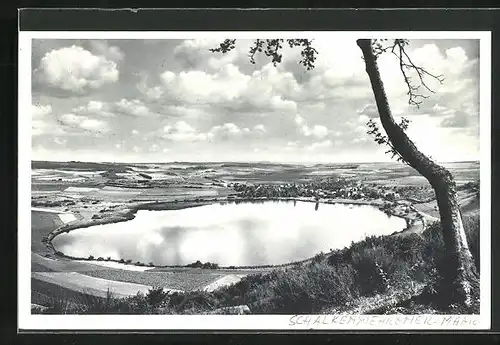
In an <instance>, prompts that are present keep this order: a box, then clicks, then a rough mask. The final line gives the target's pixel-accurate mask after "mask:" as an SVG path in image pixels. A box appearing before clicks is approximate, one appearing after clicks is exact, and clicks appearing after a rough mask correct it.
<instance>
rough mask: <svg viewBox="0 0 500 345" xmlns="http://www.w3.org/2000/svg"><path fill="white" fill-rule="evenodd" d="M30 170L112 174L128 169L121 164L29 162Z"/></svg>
mask: <svg viewBox="0 0 500 345" xmlns="http://www.w3.org/2000/svg"><path fill="white" fill-rule="evenodd" d="M31 169H61V170H84V171H94V170H111V171H113V172H127V171H129V170H130V168H129V167H128V166H127V165H126V164H121V163H92V162H76V161H72V162H49V161H31Z"/></svg>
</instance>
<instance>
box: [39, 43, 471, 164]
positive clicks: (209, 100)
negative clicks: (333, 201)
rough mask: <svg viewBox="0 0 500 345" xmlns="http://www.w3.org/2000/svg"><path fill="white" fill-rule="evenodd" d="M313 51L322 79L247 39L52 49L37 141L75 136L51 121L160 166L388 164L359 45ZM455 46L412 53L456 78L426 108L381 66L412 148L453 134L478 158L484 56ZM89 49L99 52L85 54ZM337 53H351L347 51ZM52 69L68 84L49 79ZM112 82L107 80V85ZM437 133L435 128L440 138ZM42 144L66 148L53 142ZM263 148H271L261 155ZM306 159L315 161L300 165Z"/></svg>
mask: <svg viewBox="0 0 500 345" xmlns="http://www.w3.org/2000/svg"><path fill="white" fill-rule="evenodd" d="M314 42H315V48H316V49H317V50H318V51H319V55H318V59H317V60H316V68H315V69H314V70H313V71H304V69H303V67H302V66H300V65H299V64H297V61H298V59H300V51H299V50H289V49H288V48H287V50H286V52H284V62H283V63H282V64H279V65H278V66H276V67H274V66H273V65H272V64H270V63H269V59H268V58H267V57H266V56H264V55H262V56H261V57H259V58H258V61H257V63H256V64H255V65H252V64H250V63H249V61H248V46H249V43H250V41H249V40H238V42H237V48H236V49H235V50H234V51H232V52H230V53H228V54H213V53H211V52H209V51H208V49H209V48H213V47H215V46H217V43H218V41H217V40H206V39H203V40H170V41H167V42H165V41H161V40H159V41H158V42H156V43H155V44H146V43H143V42H138V41H137V40H130V41H128V40H124V41H118V40H117V41H95V42H90V41H89V42H87V43H85V44H83V43H82V42H81V41H75V43H74V45H73V46H71V45H70V46H68V42H67V41H65V42H60V43H58V45H55V44H54V45H53V46H52V47H50V45H45V46H44V47H45V48H44V49H45V50H44V52H42V53H40V54H38V55H36V54H35V55H34V56H37V58H41V57H44V58H45V60H44V61H45V62H44V64H42V63H40V65H39V66H38V70H37V74H38V75H42V76H44V78H42V79H43V80H44V81H45V83H46V85H49V86H52V88H45V89H41V91H38V89H37V92H39V94H40V95H41V96H39V97H38V96H37V97H38V98H37V99H36V101H37V102H38V103H36V104H37V106H36V107H35V106H34V107H33V111H32V115H33V125H32V126H33V133H34V134H33V135H42V136H43V134H44V133H51V134H52V135H53V136H54V137H58V138H64V135H62V134H61V133H60V134H57V135H56V134H53V133H55V132H54V126H53V125H54V124H53V123H51V122H50V121H51V119H52V121H59V128H60V129H62V130H63V131H68V132H70V134H71V135H72V138H73V136H74V137H75V138H78V140H73V139H72V140H69V141H68V142H67V143H66V144H65V145H68V146H70V145H85V144H86V143H90V142H91V143H92V145H99V144H98V141H96V137H97V136H93V137H92V140H91V141H89V140H85V139H84V137H85V136H86V135H91V134H93V133H98V132H97V131H98V129H99V128H106V129H104V130H105V131H106V130H107V131H108V132H109V131H111V128H112V130H113V142H110V140H109V137H111V136H109V135H108V136H100V138H101V139H102V146H101V147H100V148H101V149H102V150H104V151H105V150H106V147H105V145H110V146H111V148H112V149H114V145H115V143H116V140H126V143H127V144H126V145H125V144H124V143H123V142H122V143H121V144H120V145H121V148H122V152H123V154H124V155H125V152H128V153H129V154H130V157H137V158H141V154H140V153H139V152H141V153H142V152H143V153H147V155H148V157H157V156H155V154H158V156H159V155H161V153H162V152H163V150H168V152H169V155H168V157H169V158H171V159H178V160H182V159H187V160H189V159H190V158H195V157H197V158H199V159H214V160H216V159H219V158H220V159H246V158H245V157H257V156H258V159H274V158H273V157H275V158H276V157H277V159H281V158H283V159H285V158H286V159H287V160H291V161H295V160H297V161H298V160H302V159H309V160H315V159H320V158H321V159H326V160H327V159H330V155H332V156H331V157H347V158H349V157H353V156H355V155H366V159H372V158H373V159H379V158H380V159H382V158H385V156H384V155H383V152H382V156H381V157H380V154H379V151H377V150H378V146H377V145H376V144H374V143H373V141H372V140H371V139H370V137H369V135H367V133H366V131H367V128H366V122H367V121H368V120H369V119H374V120H378V112H377V109H376V106H375V104H374V98H373V92H372V90H371V87H370V82H369V79H368V76H367V75H366V72H365V70H364V63H363V60H362V59H361V52H360V50H359V47H357V45H356V42H355V40H354V39H352V38H349V39H347V38H345V37H342V35H340V34H332V38H331V39H330V38H328V39H322V38H321V39H319V38H318V39H315V40H314ZM450 42H451V41H446V43H445V44H441V43H440V41H439V40H434V41H428V42H423V41H418V42H416V43H415V45H413V42H411V44H410V46H409V48H408V49H409V50H408V52H409V54H410V56H411V57H412V59H413V61H414V62H415V63H418V64H421V65H422V66H424V67H426V68H428V69H429V70H430V71H431V72H432V73H434V74H443V75H444V76H445V81H444V83H443V84H442V85H440V84H439V83H437V84H431V83H430V82H429V83H430V84H431V85H430V86H432V88H435V91H436V93H429V94H427V96H429V98H428V99H425V100H424V102H423V103H422V104H421V106H420V107H419V108H416V107H410V106H409V105H408V104H407V103H408V99H407V95H406V92H407V89H406V87H405V85H404V81H403V80H402V77H401V72H400V71H399V68H398V65H397V63H396V62H397V61H396V62H395V61H394V59H393V57H392V56H391V54H386V56H382V57H380V59H379V60H378V61H379V65H380V71H381V76H382V79H383V81H384V86H385V88H386V93H387V95H388V97H389V103H390V106H391V110H392V113H393V115H394V116H407V117H411V120H412V123H411V124H410V129H409V131H410V132H409V133H411V137H412V139H415V141H416V142H418V144H419V147H420V146H422V147H423V148H424V149H428V150H429V151H432V150H436V151H442V152H444V148H443V147H445V146H446V147H448V146H450V145H451V146H453V144H450V143H452V142H453V135H455V134H454V133H465V134H464V137H463V138H462V137H460V140H463V141H464V142H465V141H467V142H468V144H469V145H470V146H471V147H472V148H471V149H470V150H473V149H474V148H475V147H476V146H475V145H473V143H474V141H477V137H478V135H477V131H478V122H479V121H478V119H479V112H478V107H479V78H478V75H479V66H478V59H477V56H473V55H471V53H470V52H471V51H472V53H474V50H466V49H464V48H462V47H461V46H460V44H461V43H460V42H458V43H457V44H456V45H453V43H452V42H451V43H450ZM70 44H71V43H70ZM82 44H83V47H86V48H87V49H88V50H85V49H84V48H81V47H79V46H80V45H82ZM338 46H342V52H339V50H338ZM444 46H446V49H444V48H443V47H444ZM115 48H116V49H115ZM34 49H35V46H34ZM61 52H62V53H61ZM70 53H71V54H73V55H71V54H70ZM285 53H286V55H285ZM44 54H45V55H44ZM89 54H90V55H89ZM69 55H71V58H70V59H69V60H71V64H70V63H68V62H63V63H60V64H59V66H56V67H54V68H53V70H51V69H50V68H49V65H50V64H49V63H48V62H51V61H52V62H53V61H58V60H57V59H59V58H66V60H68V56H69ZM82 56H84V57H89V59H86V58H85V59H82V58H81V57H82ZM125 57H126V63H123V61H124V58H125ZM259 59H260V60H259ZM62 60H64V59H62ZM166 61H168V64H166V63H165V62H166ZM102 66H105V67H102ZM118 67H119V68H120V75H119V77H120V78H119V79H118ZM68 69H75V70H76V71H77V73H76V75H75V74H74V73H73V74H72V73H67V72H64V71H65V70H68ZM114 70H116V75H114V74H113V73H114V72H113V71H114ZM49 71H51V72H57V73H52V74H55V75H59V77H58V78H52V79H50V78H48V77H46V76H45V75H46V74H48V72H49ZM105 72H106V73H105ZM102 75H104V76H105V77H104V78H98V77H99V76H101V77H102ZM113 75H114V76H113ZM49 80H52V83H50V82H49ZM99 80H101V81H99ZM102 80H104V81H102ZM104 85H108V86H107V87H103V86H104ZM53 88H59V89H62V90H67V91H71V92H73V90H78V91H76V92H82V94H81V95H78V96H82V95H86V94H87V95H86V96H88V97H85V98H83V97H78V98H77V97H74V98H71V97H66V98H62V97H61V98H58V99H55V97H50V92H52V91H53ZM96 89H100V90H99V94H98V93H95V92H94V93H91V94H90V95H88V92H84V91H87V90H96ZM45 90H47V91H45ZM51 90H52V91H51ZM94 95H95V96H94ZM49 107H50V108H49ZM35 121H38V122H39V123H37V122H35ZM51 126H52V127H51ZM426 126H433V127H432V130H430V129H428V128H427V127H426ZM430 132H432V133H433V134H432V135H433V136H442V137H443V138H442V140H440V141H439V145H438V144H436V142H434V144H432V145H431V144H425V142H424V143H422V140H425V139H426V137H429V136H430V135H428V134H427V133H430ZM419 133H420V134H419ZM421 133H425V135H423V136H422V135H421ZM79 136H80V137H79ZM106 138H108V139H107V140H106ZM457 138H459V136H457ZM474 138H475V139H474ZM47 140H48V139H47ZM427 140H430V139H429V138H427ZM433 140H434V141H436V140H435V139H434V138H433ZM341 142H343V143H345V144H343V145H341V144H340V143H341ZM99 143H100V142H99ZM105 143H107V144H105ZM370 143H371V144H370ZM42 144H44V145H47V147H55V146H54V145H53V144H55V143H53V142H52V138H51V139H50V142H47V143H45V142H43V143H42ZM188 144H189V145H188ZM51 145H52V146H51ZM154 145H157V146H158V147H157V146H154ZM59 146H61V145H59ZM134 146H135V147H136V149H134ZM222 147H227V148H228V149H227V150H221V148H222ZM264 147H267V150H266V151H264V150H263V149H264ZM351 147H353V148H351ZM455 147H457V146H456V145H455ZM254 148H256V149H259V150H260V151H259V154H258V155H254V156H252V155H251V154H252V150H253V149H254ZM344 149H345V150H346V152H345V153H344V152H343V151H342V150H344ZM462 149H463V148H462V147H460V150H462ZM457 150H458V148H457ZM222 151H224V152H222ZM341 151H342V155H341V154H340V152H341ZM113 152H115V153H116V151H113ZM134 152H137V153H134ZM347 152H353V154H352V155H350V154H348V153H347ZM468 152H469V151H468ZM470 152H472V151H470ZM470 152H469V153H468V154H470ZM300 154H302V155H304V154H305V156H307V157H306V158H300V157H298V155H300ZM431 154H432V153H431ZM434 156H438V155H436V154H434ZM451 156H453V155H452V154H451V155H450V157H451ZM231 157H232V158H231ZM353 158H356V159H357V158H358V157H357V156H356V157H353ZM339 159H340V158H339ZM342 159H344V158H342Z"/></svg>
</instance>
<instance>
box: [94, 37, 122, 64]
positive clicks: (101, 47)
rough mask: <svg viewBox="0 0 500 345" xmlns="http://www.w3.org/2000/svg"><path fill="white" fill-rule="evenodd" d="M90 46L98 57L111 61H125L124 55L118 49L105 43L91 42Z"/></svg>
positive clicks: (99, 41) (101, 41)
mask: <svg viewBox="0 0 500 345" xmlns="http://www.w3.org/2000/svg"><path fill="white" fill-rule="evenodd" d="M90 46H91V47H92V50H93V51H95V52H96V53H97V54H98V55H99V56H104V57H105V58H107V59H109V60H112V61H122V60H123V59H125V54H124V53H123V52H122V51H121V49H120V48H118V47H116V46H110V45H108V43H107V42H106V41H103V40H91V41H90Z"/></svg>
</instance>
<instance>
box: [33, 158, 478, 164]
mask: <svg viewBox="0 0 500 345" xmlns="http://www.w3.org/2000/svg"><path fill="white" fill-rule="evenodd" d="M31 162H32V163H33V162H51V163H98V164H172V163H198V164H203V163H266V164H302V165H306V164H367V163H398V164H402V165H407V164H405V163H401V162H397V161H358V162H354V161H350V162H349V161H344V162H338V161H337V162H335V161H332V162H291V161H287V162H285V161H266V160H262V161H238V160H221V161H217V160H213V161H209V160H207V161H189V160H185V161H184V160H173V161H163V162H119V161H86V160H70V161H66V160H41V159H32V160H31ZM471 162H480V159H466V160H454V161H436V163H438V164H445V163H471Z"/></svg>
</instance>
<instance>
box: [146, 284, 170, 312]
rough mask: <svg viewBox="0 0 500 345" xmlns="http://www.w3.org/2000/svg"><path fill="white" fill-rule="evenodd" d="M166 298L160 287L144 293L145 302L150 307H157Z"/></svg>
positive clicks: (166, 295)
mask: <svg viewBox="0 0 500 345" xmlns="http://www.w3.org/2000/svg"><path fill="white" fill-rule="evenodd" d="M167 297H168V294H167V293H166V292H165V291H164V290H163V288H162V287H159V286H158V287H153V288H151V289H149V291H148V292H147V293H146V301H147V302H148V304H149V305H150V306H152V307H159V306H160V305H161V304H162V303H163V302H164V301H165V300H166V299H167Z"/></svg>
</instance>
